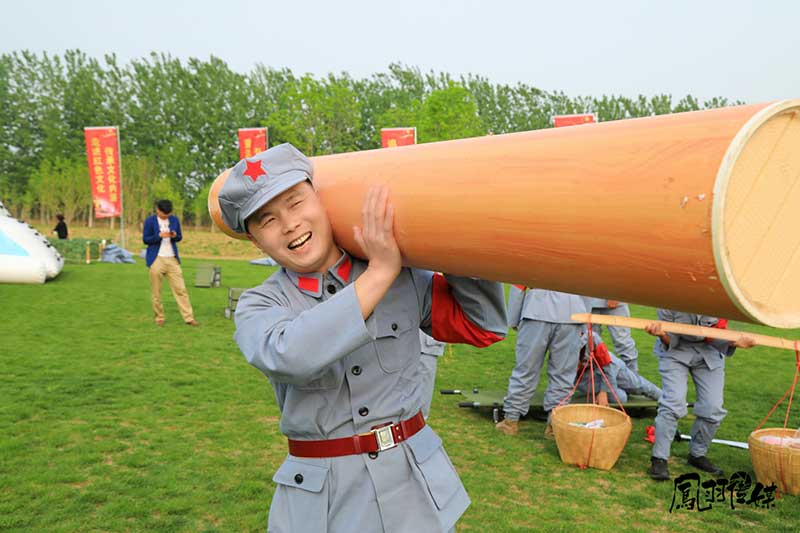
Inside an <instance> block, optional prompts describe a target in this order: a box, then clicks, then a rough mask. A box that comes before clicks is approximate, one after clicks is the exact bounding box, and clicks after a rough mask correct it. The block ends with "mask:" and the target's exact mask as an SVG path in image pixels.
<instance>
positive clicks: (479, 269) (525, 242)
mask: <svg viewBox="0 0 800 533" xmlns="http://www.w3.org/2000/svg"><path fill="white" fill-rule="evenodd" d="M799 112H800V100H789V101H782V102H777V103H771V104H757V105H747V106H740V107H729V108H724V109H715V110H708V111H698V112H692V113H680V114H674V115H662V116H658V117H650V118H642V119H633V120H620V121H615V122H605V123H599V124H590V125H585V126H576V127H571V128H558V129H547V130H539V131H531V132H525V133H514V134H508V135H495V136H488V137H480V138H473V139H464V140H459V141H448V142H440V143H430V144H421V145H416V146H408V147H402V148H393V149H387V150H369V151H364V152H355V153H347V154H338V155H332V156H322V157H315V158H313V161H314V167H315V178H314V179H315V186H316V187H317V189H318V191H319V193H320V196H321V198H322V201H323V203H324V204H325V206H326V208H327V209H328V213H329V215H330V219H331V222H332V224H333V230H334V234H335V237H336V239H337V241H338V242H339V244H340V245H341V246H343V247H344V248H345V249H347V250H348V251H350V252H351V253H354V254H355V255H359V249H358V247H357V246H356V245H355V242H354V240H353V236H352V230H351V227H352V226H353V225H354V224H359V220H360V208H361V202H362V199H363V196H364V193H365V191H366V189H367V187H368V186H369V185H370V184H373V183H388V184H389V185H390V187H391V191H392V201H393V202H394V204H395V207H396V220H395V233H396V236H397V239H398V242H399V244H400V248H401V250H402V252H403V256H404V258H405V262H406V264H409V265H414V266H417V267H424V268H429V269H434V270H439V271H445V272H452V273H456V274H463V275H469V276H476V277H482V278H486V279H494V280H502V281H507V282H514V283H521V284H525V285H528V286H532V287H542V288H548V289H554V290H560V291H565V292H571V293H577V294H586V295H593V296H600V297H607V298H613V299H617V300H622V301H629V302H636V303H641V304H647V305H653V306H659V307H665V308H670V309H676V310H685V311H693V312H701V313H705V314H710V315H714V316H720V317H726V318H734V319H740V320H747V321H751V322H759V323H763V324H767V325H770V326H776V327H800V116H799V115H798V113H799ZM226 176H227V174H226V173H223V174H222V175H221V176H220V177H219V178H218V179H217V183H216V184H215V185H214V187H212V189H211V194H210V197H209V209H210V211H211V214H212V217H213V218H214V220H215V221H216V223H217V224H218V225H220V226H221V227H223V228H224V224H222V223H221V219H220V217H219V206H218V203H217V198H216V194H217V192H218V191H219V188H220V187H221V185H222V182H223V180H224V178H225V177H226ZM228 231H229V232H230V230H228Z"/></svg>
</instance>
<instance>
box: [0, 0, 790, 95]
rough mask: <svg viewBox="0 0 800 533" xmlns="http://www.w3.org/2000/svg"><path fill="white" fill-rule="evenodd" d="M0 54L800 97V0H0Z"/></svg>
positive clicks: (629, 91)
mask: <svg viewBox="0 0 800 533" xmlns="http://www.w3.org/2000/svg"><path fill="white" fill-rule="evenodd" d="M0 6H2V7H1V8H0V52H11V51H16V50H24V49H27V50H32V51H37V52H42V51H47V52H50V53H59V54H60V53H63V52H64V50H67V49H70V48H78V49H81V50H83V51H85V52H86V53H88V54H89V55H92V56H96V57H98V58H101V57H102V56H103V55H104V54H106V53H109V52H114V53H116V54H117V56H118V58H119V59H120V60H121V62H122V63H127V62H128V61H129V60H130V59H134V58H139V57H143V56H146V55H147V54H149V53H150V52H151V51H159V52H168V53H170V54H171V55H173V56H175V57H179V58H181V59H185V58H188V57H197V58H201V59H207V58H208V57H209V56H210V55H214V56H217V57H219V58H222V59H223V60H225V61H226V62H227V63H228V65H230V66H231V68H233V69H234V70H237V71H240V72H247V71H249V70H250V69H251V68H252V66H253V65H254V64H256V63H263V64H264V65H267V66H270V67H275V68H281V67H288V68H290V69H292V71H293V72H294V73H295V74H302V73H305V72H310V73H312V74H315V75H318V76H321V75H324V74H326V73H328V72H341V71H346V72H349V73H350V74H351V75H352V76H354V77H366V76H369V75H370V74H372V73H374V72H381V71H385V70H386V67H387V66H388V65H389V63H391V62H402V63H404V64H406V65H411V66H417V67H419V68H421V69H422V70H423V71H427V70H430V69H433V70H435V71H437V72H440V71H445V72H450V73H451V74H454V75H458V74H462V73H468V72H472V73H475V74H480V75H483V76H485V77H487V78H488V79H489V80H490V81H492V82H495V83H507V84H514V83H516V82H523V83H527V84H530V85H533V86H536V87H538V88H540V89H544V90H550V91H553V90H558V91H564V92H565V93H567V94H568V95H570V96H578V95H586V96H600V95H603V94H606V95H611V94H619V95H624V96H636V95H638V94H645V95H653V94H661V93H667V94H671V95H673V97H675V98H676V99H677V98H680V97H682V96H684V95H686V94H692V95H694V96H696V97H699V98H701V99H706V98H710V97H712V96H725V97H728V98H730V99H737V98H738V99H742V100H745V101H747V102H758V101H765V100H772V99H778V98H792V97H800V1H790V0H781V1H768V0H761V1H755V0H726V1H717V0H713V1H703V0H694V1H687V0H677V1H675V0H673V1H668V0H660V1H644V0H643V1H633V0H628V1H622V0H595V1H570V0H550V1H547V2H538V1H534V0H529V1H516V0H515V1H511V0H508V1H505V0H493V1H488V0H487V1H483V0H460V1H457V0H395V1H380V0H371V1H362V0H354V1H348V0H314V1H312V0H307V1H303V0H284V1H282V2H275V1H271V0H261V1H255V0H226V1H218V2H214V1H211V0H193V1H185V0H160V1H156V0H128V1H126V2H123V1H116V2H115V1H107V2H103V1H100V0H38V1H20V0H0Z"/></svg>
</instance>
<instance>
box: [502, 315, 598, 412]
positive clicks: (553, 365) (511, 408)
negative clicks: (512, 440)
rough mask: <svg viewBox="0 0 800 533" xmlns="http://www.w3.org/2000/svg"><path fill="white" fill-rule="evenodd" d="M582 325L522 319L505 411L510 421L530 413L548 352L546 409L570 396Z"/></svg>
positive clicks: (505, 401) (504, 404)
mask: <svg viewBox="0 0 800 533" xmlns="http://www.w3.org/2000/svg"><path fill="white" fill-rule="evenodd" d="M581 328H583V326H582V325H581V324H554V323H551V322H543V321H540V320H528V319H526V318H524V319H522V323H521V324H520V325H519V333H518V335H517V348H516V356H517V357H516V365H515V366H514V370H513V371H512V372H511V378H510V379H509V380H508V393H507V394H506V397H505V400H504V401H503V411H505V417H506V418H507V419H509V420H519V418H520V417H522V416H525V415H526V414H527V413H528V409H529V407H530V400H531V398H532V397H533V394H534V392H536V386H537V385H538V384H539V377H540V376H541V373H542V366H543V365H544V357H545V354H546V353H547V352H549V353H550V357H549V358H548V360H547V379H548V383H547V390H546V391H545V394H544V405H543V407H544V410H545V411H550V410H551V409H553V408H554V407H555V406H557V405H558V404H559V402H561V400H564V399H565V398H567V397H568V396H569V393H570V391H571V390H572V387H573V384H574V382H575V370H576V368H577V366H578V350H579V349H580V342H581V336H580V335H581Z"/></svg>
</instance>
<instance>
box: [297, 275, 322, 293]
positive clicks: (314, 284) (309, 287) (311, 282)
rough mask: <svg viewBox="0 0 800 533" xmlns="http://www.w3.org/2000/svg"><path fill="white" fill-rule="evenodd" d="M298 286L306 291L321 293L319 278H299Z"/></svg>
mask: <svg viewBox="0 0 800 533" xmlns="http://www.w3.org/2000/svg"><path fill="white" fill-rule="evenodd" d="M297 286H298V287H300V288H301V289H302V290H304V291H308V292H313V293H315V294H316V293H319V280H318V279H317V278H307V277H305V276H298V277H297Z"/></svg>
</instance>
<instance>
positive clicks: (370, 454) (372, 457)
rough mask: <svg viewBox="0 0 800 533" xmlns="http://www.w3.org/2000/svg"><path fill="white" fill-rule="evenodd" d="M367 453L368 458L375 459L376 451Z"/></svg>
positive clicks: (376, 456)
mask: <svg viewBox="0 0 800 533" xmlns="http://www.w3.org/2000/svg"><path fill="white" fill-rule="evenodd" d="M367 455H369V458H370V459H377V458H378V452H369V453H368V454H367Z"/></svg>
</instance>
